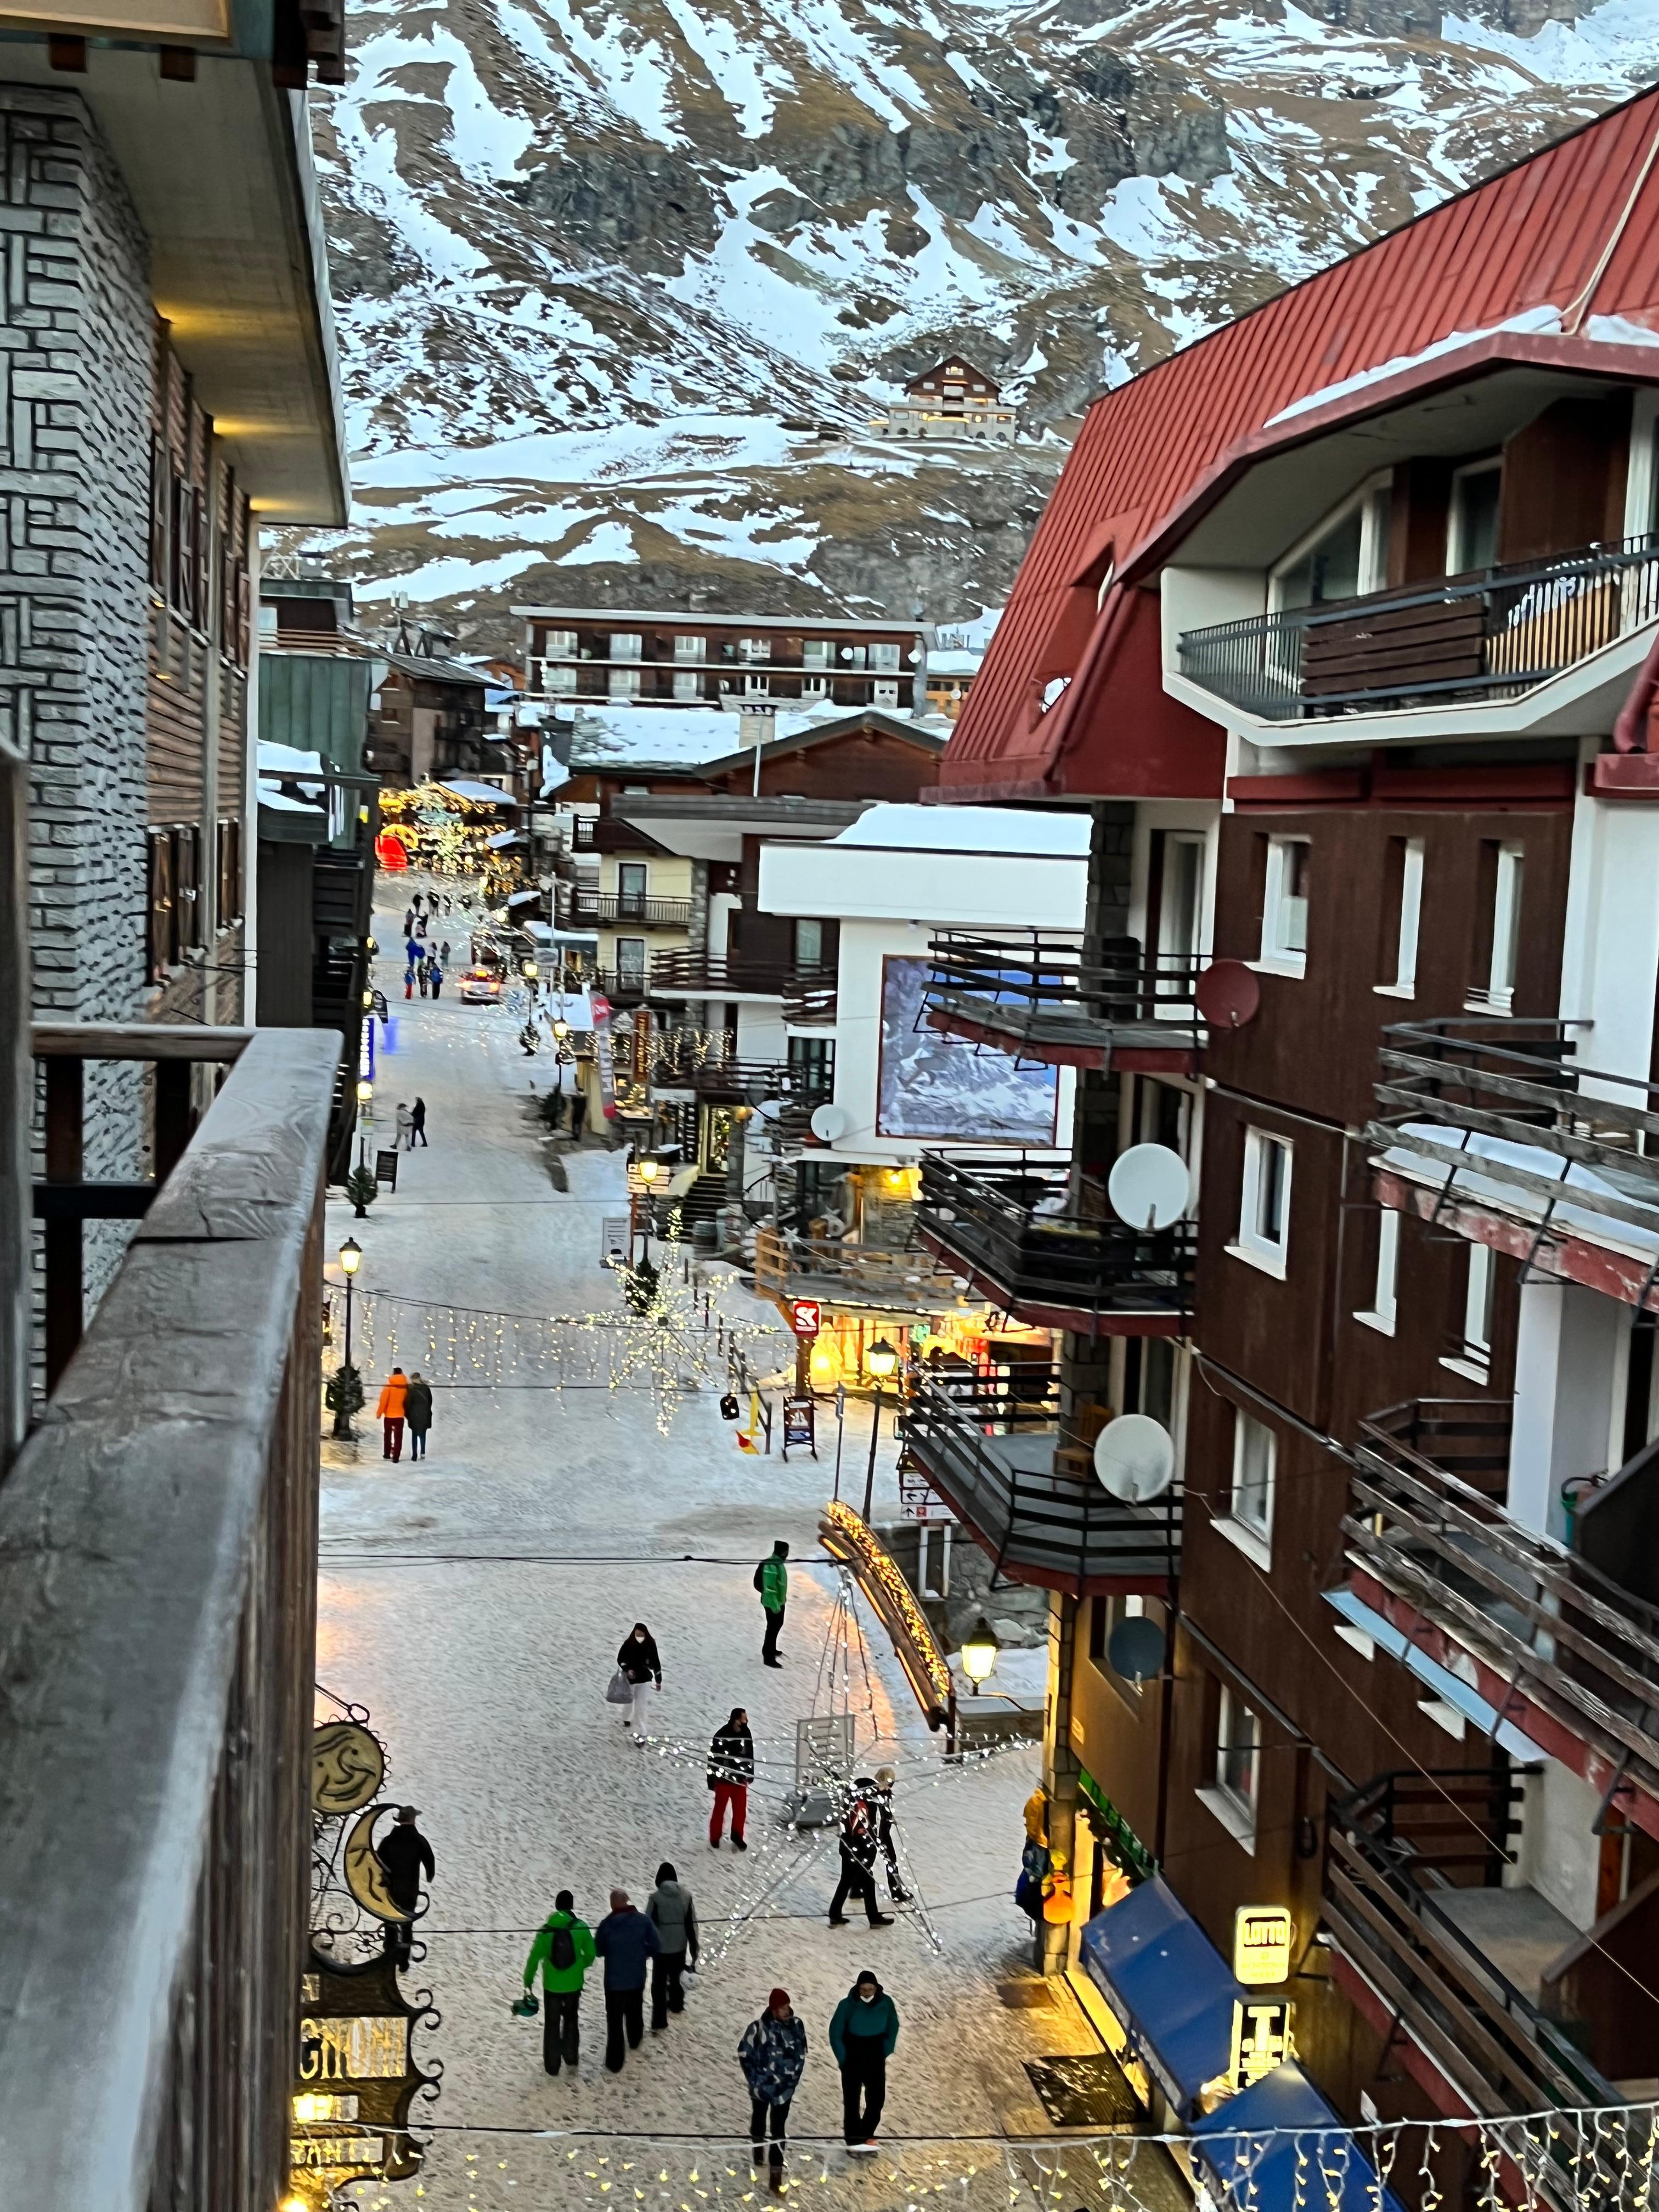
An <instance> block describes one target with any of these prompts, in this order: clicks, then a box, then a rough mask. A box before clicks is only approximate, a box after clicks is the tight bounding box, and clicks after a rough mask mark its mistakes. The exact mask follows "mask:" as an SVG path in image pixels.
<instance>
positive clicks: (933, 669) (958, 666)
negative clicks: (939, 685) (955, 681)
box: [927, 646, 985, 676]
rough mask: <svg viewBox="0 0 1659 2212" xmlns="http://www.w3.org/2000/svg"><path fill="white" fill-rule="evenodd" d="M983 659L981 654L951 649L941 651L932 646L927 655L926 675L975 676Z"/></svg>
mask: <svg viewBox="0 0 1659 2212" xmlns="http://www.w3.org/2000/svg"><path fill="white" fill-rule="evenodd" d="M984 658H985V655H984V653H983V652H979V653H973V652H963V651H961V650H959V649H957V648H956V647H945V648H944V649H943V650H941V649H940V648H939V647H938V646H934V647H931V648H930V649H929V652H928V654H927V673H928V674H929V675H930V676H976V675H977V674H978V673H979V665H980V663H981V661H982V660H983V659H984Z"/></svg>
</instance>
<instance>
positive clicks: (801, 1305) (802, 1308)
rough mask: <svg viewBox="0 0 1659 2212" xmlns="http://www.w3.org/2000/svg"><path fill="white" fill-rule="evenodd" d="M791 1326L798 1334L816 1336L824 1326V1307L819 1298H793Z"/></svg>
mask: <svg viewBox="0 0 1659 2212" xmlns="http://www.w3.org/2000/svg"><path fill="white" fill-rule="evenodd" d="M789 1326H790V1328H792V1329H793V1330H794V1332H795V1334H796V1335H797V1336H802V1337H811V1336H816V1335H817V1333H818V1331H819V1330H820V1329H821V1328H823V1304H821V1302H820V1301H819V1300H818V1299H817V1298H791V1299H790V1301H789Z"/></svg>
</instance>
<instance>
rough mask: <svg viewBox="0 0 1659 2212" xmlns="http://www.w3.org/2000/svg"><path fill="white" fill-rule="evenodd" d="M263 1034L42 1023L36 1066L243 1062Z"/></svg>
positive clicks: (178, 1025) (36, 1029) (158, 1025)
mask: <svg viewBox="0 0 1659 2212" xmlns="http://www.w3.org/2000/svg"><path fill="white" fill-rule="evenodd" d="M257 1034H258V1033H257V1032H256V1031H255V1030H232V1029H219V1028H216V1027H213V1026H210V1024H206V1023H202V1022H37V1023H35V1024H34V1026H33V1030H31V1031H30V1036H29V1049H30V1051H31V1052H32V1053H33V1055H34V1057H35V1059H36V1060H240V1058H241V1056H242V1054H243V1053H244V1052H245V1051H246V1049H247V1047H248V1045H249V1044H250V1043H251V1042H252V1040H253V1038H254V1036H256V1035H257Z"/></svg>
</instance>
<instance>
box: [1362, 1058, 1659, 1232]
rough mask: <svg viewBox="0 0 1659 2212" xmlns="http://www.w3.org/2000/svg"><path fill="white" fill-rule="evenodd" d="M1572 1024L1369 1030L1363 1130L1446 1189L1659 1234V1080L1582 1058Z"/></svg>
mask: <svg viewBox="0 0 1659 2212" xmlns="http://www.w3.org/2000/svg"><path fill="white" fill-rule="evenodd" d="M1582 1027H1583V1024H1582V1023H1578V1022H1572V1021H1557V1020H1551V1019H1528V1018H1516V1019H1494V1018H1490V1017H1486V1016H1474V1017H1467V1016H1452V1017H1449V1018H1444V1019H1442V1020H1437V1021H1428V1022H1407V1023H1401V1024H1395V1025H1393V1026H1391V1027H1389V1028H1388V1029H1386V1030H1384V1031H1383V1042H1382V1048H1381V1051H1380V1053H1379V1055H1378V1064H1379V1073H1380V1079H1379V1081H1378V1083H1377V1085H1376V1096H1377V1100H1378V1103H1379V1104H1380V1105H1381V1107H1382V1109H1383V1117H1384V1118H1383V1119H1381V1120H1379V1121H1373V1122H1372V1123H1371V1124H1370V1128H1369V1129H1368V1131H1367V1135H1368V1137H1369V1138H1370V1141H1371V1142H1372V1143H1373V1144H1375V1145H1376V1146H1379V1147H1381V1148H1382V1150H1383V1153H1384V1155H1385V1157H1386V1156H1388V1155H1390V1154H1395V1155H1400V1156H1401V1157H1402V1158H1405V1157H1409V1158H1411V1160H1412V1162H1413V1164H1416V1165H1418V1166H1419V1167H1420V1170H1421V1171H1422V1172H1423V1174H1424V1175H1425V1176H1433V1177H1434V1179H1435V1180H1436V1181H1437V1182H1440V1183H1441V1184H1442V1185H1443V1187H1444V1188H1446V1190H1447V1193H1448V1195H1449V1196H1452V1197H1456V1196H1460V1195H1461V1196H1463V1197H1466V1198H1468V1197H1473V1198H1474V1199H1476V1200H1477V1201H1478V1200H1481V1199H1483V1198H1485V1199H1491V1198H1493V1197H1495V1198H1496V1199H1497V1200H1499V1201H1502V1200H1504V1199H1508V1200H1510V1201H1511V1202H1512V1203H1513V1205H1514V1206H1515V1207H1516V1210H1517V1211H1519V1212H1522V1213H1524V1214H1526V1215H1528V1217H1530V1218H1536V1219H1537V1220H1538V1221H1539V1222H1540V1225H1541V1227H1545V1226H1548V1225H1551V1224H1555V1225H1565V1226H1570V1227H1573V1228H1576V1229H1577V1231H1579V1232H1580V1233H1584V1232H1585V1231H1586V1229H1587V1228H1588V1230H1589V1231H1590V1232H1593V1231H1595V1228H1596V1226H1597V1225H1598V1224H1600V1225H1601V1226H1602V1228H1603V1231H1604V1233H1606V1234H1608V1235H1611V1236H1613V1237H1617V1236H1618V1234H1619V1231H1620V1225H1624V1226H1625V1227H1626V1228H1637V1229H1639V1230H1641V1231H1644V1232H1645V1234H1646V1236H1647V1237H1649V1238H1652V1237H1655V1236H1656V1235H1659V1086H1656V1085H1653V1084H1650V1083H1647V1082H1644V1081H1642V1080H1640V1079H1638V1078H1635V1077H1631V1076H1621V1075H1607V1074H1604V1073H1601V1072H1599V1071H1598V1070H1596V1069H1595V1068H1589V1067H1581V1066H1579V1065H1578V1063H1577V1058H1576V1054H1577V1044H1576V1042H1574V1037H1573V1032H1574V1031H1575V1030H1578V1029H1581V1028H1582Z"/></svg>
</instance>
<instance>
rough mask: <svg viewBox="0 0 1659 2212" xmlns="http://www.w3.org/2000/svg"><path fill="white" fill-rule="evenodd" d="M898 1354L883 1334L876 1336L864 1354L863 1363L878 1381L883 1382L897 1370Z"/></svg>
mask: <svg viewBox="0 0 1659 2212" xmlns="http://www.w3.org/2000/svg"><path fill="white" fill-rule="evenodd" d="M898 1358H899V1356H898V1354H897V1352H895V1351H894V1349H893V1347H892V1346H891V1345H890V1344H889V1342H888V1341H887V1339H886V1338H885V1337H884V1336H878V1338H877V1339H876V1340H875V1342H874V1343H873V1344H872V1346H870V1349H869V1350H868V1351H867V1352H866V1353H865V1355H864V1364H865V1365H866V1367H867V1368H868V1369H869V1370H870V1372H871V1373H872V1375H873V1376H875V1378H876V1380H877V1382H878V1383H885V1382H886V1381H887V1379H888V1377H889V1376H891V1375H893V1374H895V1373H896V1371H897V1368H898Z"/></svg>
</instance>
